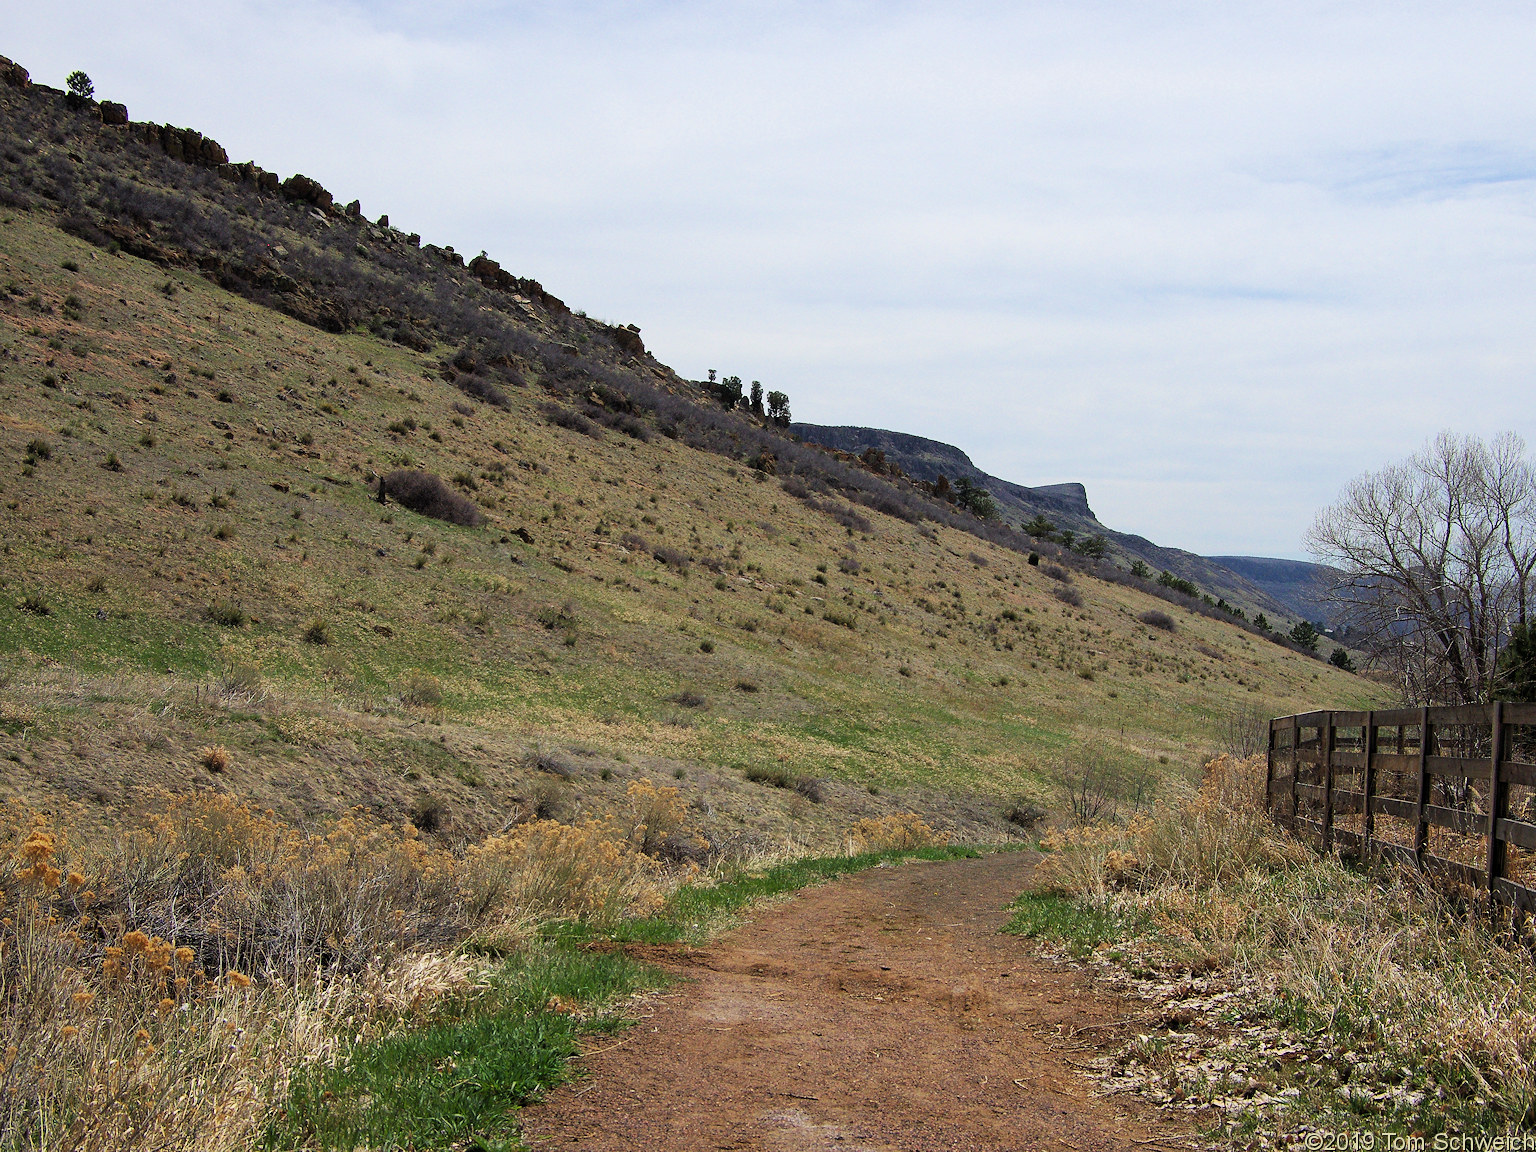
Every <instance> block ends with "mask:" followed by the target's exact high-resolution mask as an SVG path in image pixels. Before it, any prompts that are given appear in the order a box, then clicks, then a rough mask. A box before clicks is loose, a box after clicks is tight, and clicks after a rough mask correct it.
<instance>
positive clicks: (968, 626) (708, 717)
mask: <svg viewBox="0 0 1536 1152" xmlns="http://www.w3.org/2000/svg"><path fill="white" fill-rule="evenodd" d="M103 107H105V106H103ZM0 132H3V138H0V205H3V207H0V289H3V291H0V356H3V373H0V398H3V415H0V455H3V458H4V459H5V460H7V461H8V464H7V465H6V466H5V469H4V472H3V474H0V504H3V508H0V516H3V520H0V524H3V536H4V543H3V546H0V548H3V553H4V555H5V558H6V563H5V566H4V572H3V575H0V583H3V598H4V599H3V605H0V661H3V671H0V746H3V751H4V754H5V755H6V756H8V757H9V759H10V762H11V765H12V767H11V771H9V772H8V773H7V774H6V778H5V782H4V790H5V793H6V795H8V796H12V797H17V798H21V799H25V800H27V801H29V802H31V803H34V804H38V805H43V806H52V805H58V804H62V803H65V802H78V803H81V804H83V805H85V806H87V808H88V809H89V810H92V811H96V812H99V813H101V814H103V815H104V816H105V815H110V814H111V813H113V812H116V811H119V810H121V809H123V808H124V807H132V806H135V805H138V804H140V803H142V802H143V801H144V799H145V797H146V795H147V794H148V793H149V792H150V791H151V790H153V789H162V788H163V789H170V790H185V789H191V788H195V789H205V790H218V791H227V792H229V793H231V794H233V795H236V796H239V797H241V798H243V799H249V800H252V801H255V802H257V803H259V804H261V805H263V806H270V807H271V808H273V809H275V810H276V811H277V812H278V813H279V814H281V815H283V816H286V817H289V818H292V819H297V820H308V819H312V818H315V817H318V816H322V815H325V814H330V813H336V812H341V811H345V810H346V809H348V808H349V807H351V806H354V805H360V806H363V807H364V808H367V809H370V810H372V811H375V812H377V813H379V814H381V815H386V816H390V817H397V816H398V815H399V814H401V813H408V814H410V815H411V816H412V818H413V819H414V820H415V821H416V822H417V823H418V824H419V825H420V826H421V827H422V828H423V829H425V830H427V831H431V832H435V833H436V834H437V835H438V836H439V837H443V838H447V839H450V840H454V841H463V840H465V839H474V838H478V837H481V836H483V835H485V834H486V833H488V832H494V831H496V830H498V829H500V828H503V827H505V826H507V825H509V824H511V823H514V822H516V821H519V820H523V819H527V818H528V817H529V816H530V815H532V814H535V813H537V814H540V815H549V816H556V817H559V818H561V819H564V820H567V821H570V820H575V819H578V818H580V817H582V816H584V815H588V814H594V813H601V812H604V811H607V810H609V809H611V808H612V807H613V806H614V805H616V804H618V803H620V802H622V799H623V796H624V792H625V788H626V786H627V785H628V784H629V783H630V782H631V781H634V780H636V779H638V778H641V777H649V778H651V779H654V780H658V781H660V780H665V781H666V782H667V783H669V784H674V785H675V786H677V787H678V788H679V789H681V790H682V791H683V793H684V795H685V796H686V797H687V799H688V800H689V802H690V803H691V804H692V805H693V811H694V814H695V816H696V817H697V823H698V825H699V827H700V829H701V830H702V831H703V832H704V833H706V834H707V836H708V837H709V838H710V840H711V841H713V842H714V843H715V844H716V845H717V846H719V845H723V844H728V843H745V842H757V841H761V842H764V843H767V842H773V843H779V842H782V841H783V840H784V839H785V838H789V839H791V840H793V841H795V842H797V843H801V844H836V843H838V838H839V836H840V835H841V829H843V828H844V827H845V826H846V825H847V824H848V822H849V821H851V820H852V819H855V818H857V817H859V816H862V815H869V814H879V813H884V812H891V811H898V810H917V811H920V812H923V813H926V814H928V815H929V816H930V817H931V818H932V819H933V820H934V821H935V822H937V823H938V824H939V825H940V826H941V827H944V828H945V829H948V830H953V831H955V832H958V833H960V834H961V835H964V836H968V837H972V838H997V837H1001V836H1004V835H1006V834H1008V832H1009V828H1010V825H1009V824H1008V823H1007V821H1006V819H1005V814H1006V813H1007V812H1008V811H1009V809H1010V808H1012V807H1014V806H1015V804H1016V803H1017V801H1018V800H1019V799H1020V798H1032V799H1034V800H1035V801H1037V802H1041V803H1044V804H1046V805H1048V806H1055V805H1057V804H1059V803H1060V789H1061V785H1062V781H1063V779H1064V778H1068V777H1070V778H1079V777H1081V776H1082V775H1083V774H1084V773H1088V772H1090V771H1092V772H1097V773H1098V775H1097V776H1095V779H1099V780H1102V781H1104V783H1103V784H1102V787H1104V788H1105V789H1106V790H1108V791H1110V792H1113V793H1117V794H1118V795H1119V798H1120V800H1121V802H1122V803H1127V804H1129V803H1134V802H1144V800H1145V797H1146V794H1147V790H1148V788H1149V787H1151V786H1153V785H1155V782H1156V780H1157V779H1158V778H1160V777H1161V776H1163V775H1166V774H1168V773H1185V772H1188V771H1191V770H1192V769H1193V768H1194V766H1195V765H1196V764H1197V763H1198V761H1199V759H1200V757H1201V756H1202V755H1203V754H1204V753H1205V752H1206V751H1208V750H1209V749H1211V748H1212V747H1214V746H1216V745H1217V744H1219V743H1220V741H1221V739H1222V737H1223V732H1224V731H1225V728H1226V725H1227V724H1228V721H1229V718H1230V717H1231V716H1232V715H1234V714H1239V713H1245V712H1249V713H1251V712H1254V711H1268V712H1271V713H1276V714H1278V713H1283V712H1290V711H1296V710H1299V709H1301V708H1305V707H1316V706H1321V705H1326V704H1337V705H1340V706H1351V705H1360V704H1365V703H1367V702H1370V701H1374V700H1375V699H1376V695H1375V693H1376V689H1375V688H1374V687H1373V686H1372V685H1370V684H1368V683H1366V682H1365V681H1363V680H1360V679H1357V678H1356V677H1353V676H1351V675H1348V674H1345V673H1342V672H1339V671H1338V670H1336V669H1332V668H1329V667H1327V666H1325V665H1322V664H1320V663H1319V662H1317V661H1315V660H1311V659H1307V658H1305V657H1303V656H1300V655H1298V654H1296V653H1294V652H1292V651H1289V650H1287V649H1285V648H1283V647H1280V646H1278V645H1275V644H1271V643H1268V642H1266V641H1264V640H1263V639H1261V638H1259V637H1256V636H1254V635H1253V634H1251V633H1249V632H1245V631H1243V630H1241V629H1239V628H1238V627H1236V626H1235V625H1233V624H1231V623H1228V622H1225V621H1223V620H1222V619H1219V618H1212V617H1209V616H1204V615H1198V614H1195V613H1192V612H1186V611H1183V610H1178V609H1170V606H1169V605H1168V604H1167V603H1166V602H1165V601H1163V600H1159V599H1156V598H1154V597H1153V596H1151V595H1149V594H1148V593H1147V592H1145V591H1142V590H1141V589H1139V588H1137V587H1134V586H1131V585H1127V584H1122V583H1115V582H1112V581H1109V580H1101V579H1099V578H1097V577H1096V576H1094V575H1093V574H1092V573H1091V572H1089V571H1084V570H1074V571H1068V570H1065V569H1056V568H1053V566H1052V565H1051V563H1050V560H1049V557H1050V554H1051V553H1050V550H1049V549H1047V550H1046V552H1047V562H1046V563H1045V564H1044V565H1039V566H1032V565H1031V564H1029V563H1028V560H1027V551H1028V548H1027V547H1023V548H1021V547H1020V540H1019V538H1018V537H1017V536H1016V535H1009V534H1007V533H1006V532H1002V531H1001V530H999V529H997V528H996V527H995V526H988V525H983V524H980V523H979V522H974V521H972V520H970V519H969V518H967V517H964V516H963V515H962V514H960V513H958V512H957V511H956V510H954V509H952V508H950V507H948V506H941V505H937V504H934V503H932V502H925V501H924V500H923V499H922V497H921V495H920V494H918V493H915V492H914V491H913V490H911V489H903V488H901V487H899V486H896V485H892V484H890V483H887V482H886V481H884V480H881V479H880V478H879V477H875V476H872V475H870V474H869V473H867V472H864V471H861V470H859V469H856V468H852V467H849V466H848V465H846V463H844V462H841V461H839V460H836V459H833V458H831V457H829V456H826V455H824V454H821V453H818V452H815V451H813V450H811V449H809V448H806V447H805V446H803V445H800V444H796V443H793V442H792V441H790V440H789V439H788V438H786V437H785V436H784V435H783V434H782V432H781V431H780V430H778V429H776V428H774V427H772V426H771V425H770V424H769V423H768V422H766V421H763V420H759V419H755V418H753V417H752V416H751V415H750V414H749V413H744V412H740V411H736V412H728V411H725V410H724V409H723V408H722V407H721V406H720V405H719V404H718V403H715V402H714V401H713V400H712V399H711V398H710V396H709V395H708V394H707V393H706V392H705V391H703V390H702V389H701V388H700V387H699V386H697V385H694V384H692V383H690V382H688V381H684V380H682V379H680V378H679V377H678V376H677V375H676V374H675V373H673V372H672V371H671V370H670V369H668V368H667V367H666V366H665V365H662V364H660V363H658V362H657V361H656V360H655V358H654V357H653V356H652V355H651V354H650V353H648V352H647V351H646V350H645V349H644V347H643V344H642V343H641V342H640V338H639V334H638V331H636V330H632V329H631V328H628V327H620V326H616V325H608V324H602V323H599V322H597V321H594V320H591V319H589V318H587V317H584V316H582V315H581V314H580V313H579V312H572V311H571V310H569V309H568V308H567V307H566V306H565V305H564V304H563V303H562V302H561V301H559V300H558V299H557V298H555V297H554V296H552V295H550V294H549V293H547V292H546V291H544V289H543V288H542V287H540V286H539V285H538V284H537V283H536V282H534V281H532V280H526V279H519V278H516V277H513V276H511V275H509V274H507V273H505V272H503V271H502V270H501V269H500V268H499V267H498V266H496V265H495V264H494V262H492V261H490V260H488V259H481V260H477V261H472V262H471V263H470V265H469V266H465V265H464V264H463V262H462V260H461V259H460V258H458V257H457V256H456V255H455V254H453V253H452V252H450V251H447V250H439V249H434V248H432V247H431V246H418V243H419V242H418V240H417V238H415V237H413V236H410V235H408V234H406V233H404V232H402V231H400V230H398V229H397V228H394V227H391V226H390V225H389V224H388V222H387V221H380V222H378V223H370V222H368V221H367V220H366V219H364V218H363V217H362V216H361V214H360V210H359V209H358V208H357V207H355V206H348V207H346V208H340V207H337V206H336V204H335V203H334V202H333V199H332V197H331V196H330V194H328V193H326V192H325V191H324V190H323V189H319V190H318V191H317V189H318V186H312V185H313V182H307V183H306V182H304V181H303V180H302V178H299V177H295V178H292V179H290V180H288V181H284V182H281V183H280V182H279V181H278V180H277V178H276V177H275V176H272V175H271V174H270V173H263V172H262V171H261V170H260V169H258V168H256V167H255V166H253V165H232V164H230V163H228V160H227V157H225V156H224V152H223V149H222V148H219V147H218V146H217V145H214V144H213V143H212V142H211V141H203V138H201V137H196V136H195V133H188V132H186V131H184V130H174V131H173V130H170V129H162V128H160V127H156V126H147V127H146V126H143V125H135V124H119V125H113V124H107V123H103V120H102V117H101V111H100V109H98V108H97V107H95V106H89V107H86V108H84V109H79V110H77V109H72V108H70V107H68V106H67V105H66V104H65V102H64V100H63V98H62V96H60V95H59V94H58V93H55V92H53V91H52V90H49V89H45V88H42V87H40V86H37V85H25V86H23V85H20V84H9V85H0ZM194 137H195V139H194ZM198 141H203V142H202V143H198ZM167 149H169V151H168V150H167ZM189 157H190V158H191V160H189ZM400 470H407V471H410V470H420V471H425V472H428V473H431V474H432V475H434V476H436V477H440V478H441V479H442V480H443V481H444V482H445V484H446V485H447V486H448V487H449V489H450V490H451V491H452V492H453V493H455V494H456V497H457V498H458V500H459V501H461V502H463V503H465V504H467V505H469V506H472V513H473V514H471V515H468V516H465V517H463V519H465V520H468V521H474V520H475V519H476V518H477V517H478V518H479V522H478V523H467V524H463V525H460V524H454V523H449V522H446V521H444V520H442V519H436V518H432V517H428V516H425V515H421V514H418V513H417V512H413V511H410V510H409V509H407V508H406V507H403V506H402V505H401V504H400V503H399V502H398V500H396V499H391V498H390V497H389V495H388V491H386V492H385V493H384V494H383V496H382V499H381V494H380V491H379V483H378V478H379V477H380V476H386V475H389V474H391V473H394V472H397V471H400ZM1026 491H1027V490H1026ZM399 492H400V490H399V489H396V494H397V496H398V495H399ZM1084 508H1086V503H1084ZM1024 543H1026V544H1027V541H1025V542H1024ZM1150 562H1152V561H1150V560H1149V563H1150ZM1149 611H1161V612H1171V613H1172V615H1173V617H1175V620H1174V621H1173V623H1174V630H1173V631H1168V630H1164V629H1161V628H1157V627H1149V626H1147V625H1146V624H1143V623H1142V622H1141V621H1140V619H1139V617H1141V616H1142V615H1143V614H1145V613H1147V612H1149ZM215 747H217V748H221V749H223V750H224V752H223V754H221V755H212V754H209V753H208V752H206V751H205V750H206V749H210V748H215ZM1093 765H1101V766H1102V767H1101V768H1093V767H1092V766H1093Z"/></svg>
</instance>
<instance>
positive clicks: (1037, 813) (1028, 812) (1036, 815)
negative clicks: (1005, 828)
mask: <svg viewBox="0 0 1536 1152" xmlns="http://www.w3.org/2000/svg"><path fill="white" fill-rule="evenodd" d="M1045 816H1046V812H1045V809H1044V808H1042V807H1040V805H1038V804H1036V803H1035V802H1034V801H1032V800H1019V801H1017V802H1016V803H1014V804H1013V805H1012V806H1011V807H1010V808H1009V809H1008V811H1007V812H1005V813H1004V814H1003V818H1004V819H1005V820H1007V821H1008V823H1010V824H1015V825H1017V826H1018V827H1020V828H1023V829H1024V830H1025V831H1030V830H1032V829H1033V828H1034V827H1035V825H1037V824H1039V823H1040V821H1042V820H1044V819H1045Z"/></svg>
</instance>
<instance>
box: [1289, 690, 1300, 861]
mask: <svg viewBox="0 0 1536 1152" xmlns="http://www.w3.org/2000/svg"><path fill="white" fill-rule="evenodd" d="M1300 771H1301V725H1300V724H1299V723H1297V721H1296V717H1294V716H1292V717H1291V831H1292V833H1294V832H1296V820H1297V818H1298V817H1299V816H1300V815H1301V807H1300V805H1301V795H1300V793H1298V792H1297V791H1296V777H1297V775H1298V774H1299V773H1300Z"/></svg>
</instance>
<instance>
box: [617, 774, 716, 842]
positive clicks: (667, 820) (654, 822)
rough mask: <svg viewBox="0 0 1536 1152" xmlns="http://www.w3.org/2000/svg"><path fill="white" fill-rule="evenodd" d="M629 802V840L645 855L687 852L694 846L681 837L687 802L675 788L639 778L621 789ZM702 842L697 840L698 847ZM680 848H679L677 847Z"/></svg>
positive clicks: (686, 815)
mask: <svg viewBox="0 0 1536 1152" xmlns="http://www.w3.org/2000/svg"><path fill="white" fill-rule="evenodd" d="M624 795H625V798H626V799H627V800H628V801H629V811H630V820H631V823H630V833H629V842H630V844H632V845H633V846H634V847H635V848H636V850H638V851H640V852H643V853H645V854H646V855H648V856H660V855H667V856H678V855H687V854H688V853H687V849H688V848H689V847H693V846H692V845H689V844H687V843H686V840H685V838H684V836H683V831H684V824H685V822H686V821H687V817H688V802H687V801H686V800H684V799H683V795H682V793H681V792H679V791H678V790H677V789H676V788H668V787H657V786H656V785H654V784H652V783H651V782H650V780H648V779H646V778H644V777H642V778H641V779H639V780H632V781H631V782H630V784H629V787H628V788H626V789H625V790H624ZM703 846H704V842H703V841H698V843H697V847H703ZM680 849H681V850H682V851H679V850H680Z"/></svg>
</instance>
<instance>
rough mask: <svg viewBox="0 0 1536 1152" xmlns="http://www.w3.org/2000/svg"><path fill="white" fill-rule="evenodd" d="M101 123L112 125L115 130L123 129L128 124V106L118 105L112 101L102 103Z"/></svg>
mask: <svg viewBox="0 0 1536 1152" xmlns="http://www.w3.org/2000/svg"><path fill="white" fill-rule="evenodd" d="M100 110H101V122H102V123H103V124H110V125H111V126H112V127H114V128H121V127H123V126H124V125H126V124H127V123H128V106H127V105H126V104H118V103H116V102H115V101H112V100H103V101H102V102H101V109H100Z"/></svg>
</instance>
